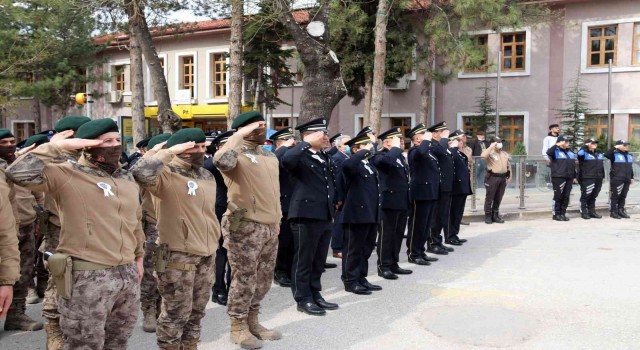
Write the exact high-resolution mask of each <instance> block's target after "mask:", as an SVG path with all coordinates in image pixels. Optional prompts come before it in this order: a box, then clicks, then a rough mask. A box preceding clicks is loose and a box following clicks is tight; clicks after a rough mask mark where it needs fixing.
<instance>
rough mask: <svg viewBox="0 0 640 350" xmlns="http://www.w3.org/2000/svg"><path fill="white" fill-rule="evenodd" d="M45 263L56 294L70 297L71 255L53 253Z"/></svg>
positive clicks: (71, 283) (71, 280) (71, 277)
mask: <svg viewBox="0 0 640 350" xmlns="http://www.w3.org/2000/svg"><path fill="white" fill-rule="evenodd" d="M47 263H48V264H49V272H50V273H51V276H53V281H54V282H55V284H56V289H57V290H58V295H59V296H61V297H63V298H65V299H70V298H71V289H72V288H73V261H72V260H71V257H70V256H69V255H68V254H62V253H55V254H53V255H51V256H50V257H49V259H48V260H47Z"/></svg>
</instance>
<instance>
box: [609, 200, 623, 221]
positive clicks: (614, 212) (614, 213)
mask: <svg viewBox="0 0 640 350" xmlns="http://www.w3.org/2000/svg"><path fill="white" fill-rule="evenodd" d="M609 216H610V217H612V218H614V219H621V217H620V214H619V213H618V205H617V204H613V203H612V204H611V214H609Z"/></svg>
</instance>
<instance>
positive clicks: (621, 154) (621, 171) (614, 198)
mask: <svg viewBox="0 0 640 350" xmlns="http://www.w3.org/2000/svg"><path fill="white" fill-rule="evenodd" d="M604 156H605V157H606V158H608V159H609V160H611V171H610V173H609V179H610V183H611V188H610V193H611V208H610V210H611V215H610V216H611V217H612V218H614V219H620V218H621V217H623V218H625V219H629V214H627V211H626V210H625V209H624V204H625V201H626V199H627V193H628V192H629V186H631V184H632V183H633V156H632V155H631V154H629V142H627V141H625V140H618V141H616V144H615V146H614V147H613V148H611V149H610V150H608V151H607V153H605V154H604Z"/></svg>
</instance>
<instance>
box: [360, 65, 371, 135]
mask: <svg viewBox="0 0 640 350" xmlns="http://www.w3.org/2000/svg"><path fill="white" fill-rule="evenodd" d="M372 89H373V72H365V77H364V111H362V125H369V123H370V121H371V92H372Z"/></svg>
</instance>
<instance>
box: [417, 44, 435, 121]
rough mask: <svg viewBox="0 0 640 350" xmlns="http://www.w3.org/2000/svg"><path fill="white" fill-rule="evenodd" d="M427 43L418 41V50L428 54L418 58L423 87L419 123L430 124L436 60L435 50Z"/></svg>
mask: <svg viewBox="0 0 640 350" xmlns="http://www.w3.org/2000/svg"><path fill="white" fill-rule="evenodd" d="M425 45H428V44H427V43H425V44H420V43H418V45H417V49H418V52H422V53H424V54H425V55H426V57H425V58H424V59H421V60H418V62H419V63H418V74H419V75H420V76H421V77H422V88H421V89H420V113H419V116H418V123H424V124H425V125H426V126H429V124H430V123H431V121H430V120H429V115H430V114H431V94H432V93H434V92H433V91H431V83H432V82H433V62H434V60H435V52H434V50H433V48H432V47H430V45H429V47H425Z"/></svg>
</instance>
